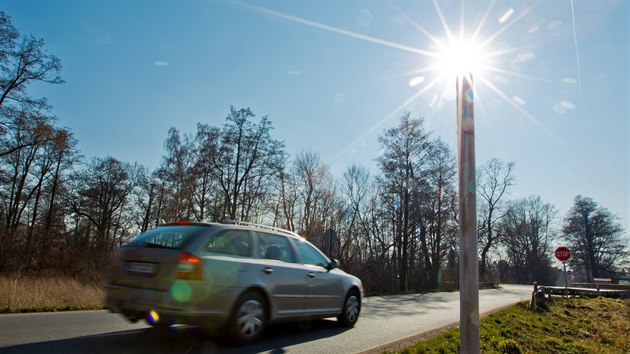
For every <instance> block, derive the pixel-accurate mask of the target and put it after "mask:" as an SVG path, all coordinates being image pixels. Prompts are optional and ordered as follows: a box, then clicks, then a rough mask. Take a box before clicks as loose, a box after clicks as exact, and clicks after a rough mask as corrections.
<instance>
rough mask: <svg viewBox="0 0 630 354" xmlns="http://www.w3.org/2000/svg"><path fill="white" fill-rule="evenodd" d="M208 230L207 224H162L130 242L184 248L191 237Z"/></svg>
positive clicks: (158, 246) (132, 244)
mask: <svg viewBox="0 0 630 354" xmlns="http://www.w3.org/2000/svg"><path fill="white" fill-rule="evenodd" d="M207 230H208V227H207V226H194V225H187V226H184V225H170V226H160V227H156V228H155V229H151V230H149V231H147V232H145V233H143V234H141V235H139V236H138V237H136V238H135V239H134V240H132V241H131V242H129V246H136V247H137V246H144V247H157V248H173V249H182V248H184V246H185V245H186V244H187V243H188V242H189V241H190V240H191V239H193V238H195V237H196V236H197V235H199V234H200V233H202V232H204V231H207Z"/></svg>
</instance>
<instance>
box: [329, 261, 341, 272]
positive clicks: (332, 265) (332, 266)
mask: <svg viewBox="0 0 630 354" xmlns="http://www.w3.org/2000/svg"><path fill="white" fill-rule="evenodd" d="M339 265H340V263H339V260H338V259H333V260H331V261H330V263H328V270H332V269H335V268H339Z"/></svg>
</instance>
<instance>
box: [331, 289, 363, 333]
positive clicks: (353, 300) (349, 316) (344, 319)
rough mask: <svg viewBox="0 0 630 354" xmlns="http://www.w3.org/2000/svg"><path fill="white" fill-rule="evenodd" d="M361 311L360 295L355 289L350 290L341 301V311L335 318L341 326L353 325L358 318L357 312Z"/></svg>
mask: <svg viewBox="0 0 630 354" xmlns="http://www.w3.org/2000/svg"><path fill="white" fill-rule="evenodd" d="M360 312H361V297H360V296H359V293H358V292H357V291H356V290H350V292H348V295H346V300H345V301H344V303H343V311H342V312H341V314H340V315H339V316H337V320H338V321H339V324H341V325H342V326H343V327H353V326H354V324H355V323H357V320H359V313H360Z"/></svg>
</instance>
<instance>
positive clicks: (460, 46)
mask: <svg viewBox="0 0 630 354" xmlns="http://www.w3.org/2000/svg"><path fill="white" fill-rule="evenodd" d="M436 44H437V50H436V53H435V54H436V55H435V57H434V58H433V61H434V68H435V71H436V72H437V73H441V74H446V75H448V76H462V75H469V74H470V75H476V74H481V70H482V68H483V60H484V53H483V50H482V47H481V46H480V45H479V44H478V43H477V41H475V40H473V39H466V38H457V39H454V40H451V41H449V42H448V43H444V42H437V43H436Z"/></svg>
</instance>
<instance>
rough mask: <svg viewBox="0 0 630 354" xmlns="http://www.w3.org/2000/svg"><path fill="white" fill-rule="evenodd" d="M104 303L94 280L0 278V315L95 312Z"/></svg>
mask: <svg viewBox="0 0 630 354" xmlns="http://www.w3.org/2000/svg"><path fill="white" fill-rule="evenodd" d="M104 300H105V293H104V291H103V286H102V284H101V282H100V281H98V280H84V281H79V280H77V279H74V278H72V277H68V276H62V275H55V276H47V277H42V276H25V275H19V276H18V275H0V313H22V312H49V311H74V310H95V309H102V308H103V304H104Z"/></svg>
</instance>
